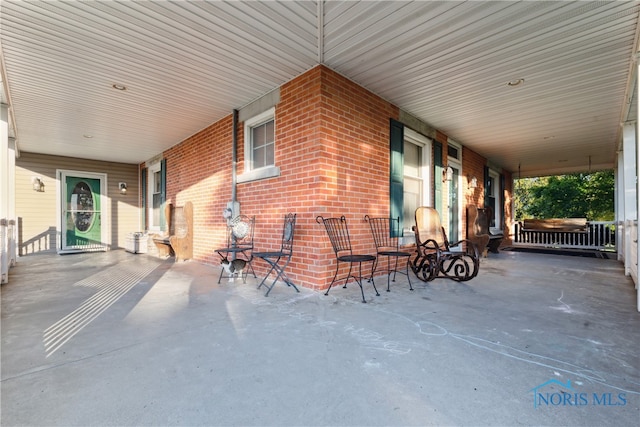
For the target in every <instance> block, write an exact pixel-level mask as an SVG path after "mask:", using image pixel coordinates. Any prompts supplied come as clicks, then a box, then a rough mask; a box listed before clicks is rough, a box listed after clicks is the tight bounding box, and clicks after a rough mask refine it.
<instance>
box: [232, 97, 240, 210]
mask: <svg viewBox="0 0 640 427" xmlns="http://www.w3.org/2000/svg"><path fill="white" fill-rule="evenodd" d="M237 186H238V110H236V109H234V110H233V147H232V149H231V206H232V209H233V210H234V212H233V216H234V217H235V216H236V215H238V214H239V213H240V212H235V209H236V206H237V205H236V203H237V202H238V195H237V191H236V190H237V188H236V187H237Z"/></svg>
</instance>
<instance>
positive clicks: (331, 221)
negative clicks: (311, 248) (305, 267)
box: [316, 215, 380, 302]
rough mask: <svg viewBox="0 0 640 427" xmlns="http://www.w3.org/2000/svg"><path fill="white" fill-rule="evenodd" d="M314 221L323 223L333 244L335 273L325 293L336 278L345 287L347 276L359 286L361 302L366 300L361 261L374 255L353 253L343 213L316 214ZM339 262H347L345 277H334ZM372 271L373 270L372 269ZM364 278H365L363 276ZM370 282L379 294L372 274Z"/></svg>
mask: <svg viewBox="0 0 640 427" xmlns="http://www.w3.org/2000/svg"><path fill="white" fill-rule="evenodd" d="M316 222H317V223H318V224H324V227H325V229H326V230H327V235H328V236H329V240H330V241H331V246H333V251H334V252H335V254H336V260H337V263H336V273H335V274H334V275H333V280H332V281H331V284H330V285H329V288H328V289H327V292H325V293H324V294H325V295H328V294H329V291H330V290H331V287H332V286H333V284H334V283H335V282H336V280H338V281H339V280H343V279H344V286H343V288H346V287H347V282H349V278H350V277H351V278H353V280H355V281H356V283H357V284H358V286H360V292H361V293H362V302H367V300H366V299H365V298H364V290H363V289H362V279H363V276H362V263H363V262H375V261H376V257H375V256H374V255H360V254H354V253H353V251H352V249H351V240H350V238H349V229H348V228H347V220H346V219H345V217H344V215H343V216H341V217H340V218H323V217H322V216H320V215H318V216H317V217H316ZM340 263H349V273H347V275H346V276H345V277H341V278H339V279H336V277H337V276H338V270H339V269H340ZM354 264H358V276H354V275H353V274H351V272H352V271H353V265H354ZM372 272H373V270H372ZM365 279H366V278H365ZM370 279H371V284H372V285H373V289H374V290H375V291H376V296H380V294H379V293H378V289H376V284H375V283H374V281H373V274H372V275H371V276H370Z"/></svg>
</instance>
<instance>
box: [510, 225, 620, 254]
mask: <svg viewBox="0 0 640 427" xmlns="http://www.w3.org/2000/svg"><path fill="white" fill-rule="evenodd" d="M513 244H514V246H536V247H545V248H558V249H594V250H612V251H615V250H616V233H615V223H614V221H590V222H588V223H587V229H586V230H585V231H553V230H531V229H527V230H522V229H520V224H518V223H516V224H515V233H514V239H513Z"/></svg>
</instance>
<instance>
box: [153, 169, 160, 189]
mask: <svg viewBox="0 0 640 427" xmlns="http://www.w3.org/2000/svg"><path fill="white" fill-rule="evenodd" d="M153 192H154V193H159V192H160V171H157V172H154V173H153Z"/></svg>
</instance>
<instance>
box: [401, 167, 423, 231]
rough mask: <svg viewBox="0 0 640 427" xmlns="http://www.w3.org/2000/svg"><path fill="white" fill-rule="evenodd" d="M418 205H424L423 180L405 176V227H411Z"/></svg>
mask: <svg viewBox="0 0 640 427" xmlns="http://www.w3.org/2000/svg"><path fill="white" fill-rule="evenodd" d="M418 206H422V180H420V179H414V178H407V177H405V179H404V203H403V207H402V209H403V214H404V223H405V227H407V226H408V227H407V228H411V225H412V224H413V223H414V218H415V213H416V209H418Z"/></svg>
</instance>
